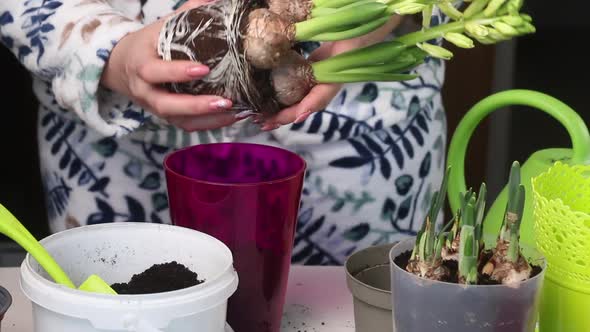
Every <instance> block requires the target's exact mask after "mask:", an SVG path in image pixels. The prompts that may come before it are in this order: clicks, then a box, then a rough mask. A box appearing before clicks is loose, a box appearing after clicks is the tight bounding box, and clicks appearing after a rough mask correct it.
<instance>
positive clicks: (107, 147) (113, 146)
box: [92, 137, 119, 158]
mask: <svg viewBox="0 0 590 332" xmlns="http://www.w3.org/2000/svg"><path fill="white" fill-rule="evenodd" d="M118 147H119V145H118V144H117V141H115V140H114V139H112V138H110V137H108V138H103V139H101V140H100V141H98V142H96V143H94V144H92V148H93V149H94V151H96V152H97V153H98V154H100V155H101V156H103V157H104V158H109V157H112V156H113V155H114V154H115V153H116V152H117V149H118Z"/></svg>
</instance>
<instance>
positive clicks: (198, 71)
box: [186, 65, 209, 76]
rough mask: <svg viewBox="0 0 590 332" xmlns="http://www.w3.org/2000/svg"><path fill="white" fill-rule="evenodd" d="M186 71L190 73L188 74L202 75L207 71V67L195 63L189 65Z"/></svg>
mask: <svg viewBox="0 0 590 332" xmlns="http://www.w3.org/2000/svg"><path fill="white" fill-rule="evenodd" d="M186 72H187V73H188V74H189V75H190V76H202V75H207V74H208V73H209V67H207V66H203V65H196V66H191V67H188V68H187V70H186Z"/></svg>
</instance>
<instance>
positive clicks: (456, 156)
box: [447, 90, 590, 211]
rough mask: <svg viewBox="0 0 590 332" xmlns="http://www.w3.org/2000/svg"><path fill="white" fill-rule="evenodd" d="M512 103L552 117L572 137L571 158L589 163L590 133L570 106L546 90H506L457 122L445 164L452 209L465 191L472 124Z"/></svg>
mask: <svg viewBox="0 0 590 332" xmlns="http://www.w3.org/2000/svg"><path fill="white" fill-rule="evenodd" d="M511 105H522V106H530V107H534V108H537V109H539V110H541V111H543V112H545V113H547V114H549V115H551V116H552V117H553V118H555V119H556V120H557V121H559V122H560V123H561V124H562V125H563V126H564V127H565V129H566V130H567V132H568V134H569V135H570V138H571V141H572V148H573V155H572V162H573V163H575V164H590V133H589V132H588V128H587V127H586V125H585V124H584V120H583V119H582V118H581V117H580V116H579V115H578V113H576V111H574V110H573V109H572V108H570V107H569V106H567V105H566V104H564V103H563V102H561V101H559V100H558V99H555V98H553V97H551V96H548V95H546V94H543V93H540V92H536V91H531V90H508V91H504V92H499V93H496V94H494V95H491V96H489V97H487V98H485V99H483V100H481V101H480V102H479V103H477V104H476V105H475V106H473V108H471V110H469V112H467V114H465V116H464V117H463V119H462V120H461V122H459V125H458V126H457V129H456V130H455V133H454V134H453V137H452V139H451V144H450V146H449V153H448V160H447V165H449V166H450V165H452V168H451V172H450V175H449V179H448V181H449V187H448V188H449V189H448V198H449V204H450V206H451V209H452V211H456V210H457V209H459V206H460V201H459V200H460V195H459V193H461V192H464V191H466V189H467V188H466V185H465V154H466V153H467V145H468V143H469V139H470V138H471V135H472V134H473V132H474V130H475V128H476V127H477V125H478V124H479V123H480V121H481V120H483V119H484V118H485V117H486V116H487V115H488V114H490V113H492V112H493V111H495V110H497V109H500V108H503V107H506V106H511Z"/></svg>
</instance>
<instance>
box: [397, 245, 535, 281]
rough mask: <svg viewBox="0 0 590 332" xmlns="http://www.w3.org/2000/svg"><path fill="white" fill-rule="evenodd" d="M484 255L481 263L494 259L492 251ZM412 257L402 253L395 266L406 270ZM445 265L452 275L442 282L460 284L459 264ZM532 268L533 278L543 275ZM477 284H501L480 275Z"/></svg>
mask: <svg viewBox="0 0 590 332" xmlns="http://www.w3.org/2000/svg"><path fill="white" fill-rule="evenodd" d="M482 254H483V256H484V257H483V258H482V259H481V262H487V261H489V260H490V258H491V257H492V252H491V251H490V250H486V251H484V252H483V253H482ZM411 256H412V252H411V251H409V250H408V251H406V252H403V253H401V254H400V255H399V256H397V257H396V258H395V259H394V260H393V262H394V263H395V265H397V266H399V267H400V268H401V269H404V270H405V269H406V266H407V265H408V261H409V260H410V257H411ZM443 264H444V265H445V266H446V267H447V268H448V269H449V271H451V273H450V275H449V278H448V279H447V280H442V281H444V282H449V283H453V284H456V283H458V281H459V266H458V264H457V262H455V261H446V262H444V263H443ZM482 264H485V263H482ZM482 264H480V265H482ZM531 267H532V269H533V270H532V272H531V278H533V277H535V276H536V275H537V274H539V273H541V267H540V266H536V265H532V266H531ZM482 269H483V265H482V266H478V267H477V271H481V270H482ZM477 284H478V285H499V284H500V283H499V282H497V281H495V280H491V279H490V277H489V276H488V275H484V274H481V273H478V276H477Z"/></svg>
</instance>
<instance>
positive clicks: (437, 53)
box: [416, 43, 453, 60]
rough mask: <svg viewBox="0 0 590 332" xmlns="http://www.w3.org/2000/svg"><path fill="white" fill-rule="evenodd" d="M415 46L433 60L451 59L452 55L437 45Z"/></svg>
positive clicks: (421, 44)
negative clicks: (433, 58)
mask: <svg viewBox="0 0 590 332" xmlns="http://www.w3.org/2000/svg"><path fill="white" fill-rule="evenodd" d="M416 46H418V47H419V48H420V49H421V50H423V51H424V52H426V53H428V54H429V55H430V56H432V57H435V58H439V59H444V60H450V59H451V58H452V57H453V53H452V52H451V51H449V50H447V49H446V48H444V47H440V46H438V45H432V44H429V43H420V44H418V45H416Z"/></svg>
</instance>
